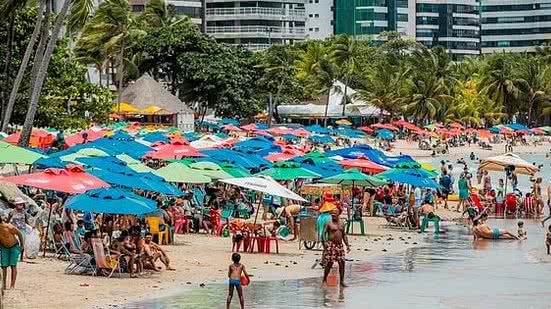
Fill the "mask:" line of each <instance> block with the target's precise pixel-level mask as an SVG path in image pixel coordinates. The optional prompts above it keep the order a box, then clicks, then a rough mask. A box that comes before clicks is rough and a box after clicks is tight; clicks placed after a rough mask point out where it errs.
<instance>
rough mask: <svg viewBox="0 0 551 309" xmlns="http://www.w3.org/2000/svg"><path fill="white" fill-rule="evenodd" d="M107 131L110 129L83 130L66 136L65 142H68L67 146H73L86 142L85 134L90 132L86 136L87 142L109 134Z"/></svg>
mask: <svg viewBox="0 0 551 309" xmlns="http://www.w3.org/2000/svg"><path fill="white" fill-rule="evenodd" d="M107 132H108V131H94V130H85V131H81V132H79V133H76V134H73V135H69V136H67V137H65V144H67V146H69V147H72V146H74V145H77V144H82V143H84V134H88V137H87V138H86V142H87V143H88V142H92V141H95V140H97V139H100V138H102V137H103V136H105V134H107Z"/></svg>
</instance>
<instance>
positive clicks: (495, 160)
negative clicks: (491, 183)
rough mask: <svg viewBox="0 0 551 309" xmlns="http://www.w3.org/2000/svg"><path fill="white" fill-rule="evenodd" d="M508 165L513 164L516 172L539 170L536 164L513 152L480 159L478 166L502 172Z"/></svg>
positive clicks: (532, 173)
mask: <svg viewBox="0 0 551 309" xmlns="http://www.w3.org/2000/svg"><path fill="white" fill-rule="evenodd" d="M508 166H514V167H515V172H516V173H517V174H525V175H534V174H535V173H537V172H539V171H540V169H539V168H538V167H537V166H534V165H533V164H530V163H529V162H526V161H525V160H523V159H521V158H520V157H519V156H517V155H516V154H514V153H506V154H503V155H499V156H495V157H490V158H486V159H482V160H480V168H481V169H483V170H487V171H498V172H502V171H505V169H506V168H507V167H508Z"/></svg>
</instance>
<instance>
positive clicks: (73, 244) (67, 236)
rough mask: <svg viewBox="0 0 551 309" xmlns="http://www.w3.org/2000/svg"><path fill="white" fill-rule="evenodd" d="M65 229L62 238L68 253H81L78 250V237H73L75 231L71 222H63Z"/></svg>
mask: <svg viewBox="0 0 551 309" xmlns="http://www.w3.org/2000/svg"><path fill="white" fill-rule="evenodd" d="M64 226H65V231H64V232H63V238H64V240H65V241H64V244H65V246H66V247H67V249H68V250H69V252H70V253H75V254H81V253H82V251H80V248H79V245H80V239H78V240H77V239H75V233H74V231H73V223H72V222H71V221H67V222H65V224H64Z"/></svg>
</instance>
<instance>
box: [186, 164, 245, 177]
mask: <svg viewBox="0 0 551 309" xmlns="http://www.w3.org/2000/svg"><path fill="white" fill-rule="evenodd" d="M189 167H191V168H192V169H193V170H195V171H197V172H199V173H201V174H203V175H205V176H208V177H210V178H212V179H228V178H235V177H233V176H232V175H230V174H228V173H226V172H225V171H224V170H223V169H222V168H221V167H220V166H219V165H218V164H216V163H213V162H207V161H203V162H196V163H192V164H190V165H189Z"/></svg>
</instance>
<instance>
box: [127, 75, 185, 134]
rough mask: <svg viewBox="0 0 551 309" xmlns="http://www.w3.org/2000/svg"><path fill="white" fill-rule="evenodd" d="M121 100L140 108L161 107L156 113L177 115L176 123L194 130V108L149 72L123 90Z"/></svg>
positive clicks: (179, 126)
mask: <svg viewBox="0 0 551 309" xmlns="http://www.w3.org/2000/svg"><path fill="white" fill-rule="evenodd" d="M121 102H123V103H128V104H130V105H132V106H134V107H136V108H137V109H139V110H142V111H143V110H146V109H151V107H160V108H161V109H162V112H159V113H158V114H156V115H170V114H172V115H175V117H174V125H175V126H177V127H178V128H179V129H181V130H184V131H193V129H194V128H193V124H194V117H193V110H191V108H189V106H187V105H186V104H185V103H184V102H182V101H181V100H180V99H178V97H176V96H175V95H173V94H172V93H170V92H169V91H168V90H166V89H165V88H163V86H162V85H161V84H159V83H158V82H157V81H156V80H154V79H153V78H152V77H151V76H149V74H144V75H143V76H142V77H140V78H139V79H137V80H136V81H135V82H134V83H131V84H129V85H128V87H126V89H124V90H123V92H122V95H121Z"/></svg>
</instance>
